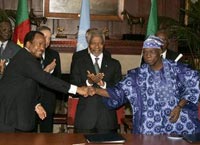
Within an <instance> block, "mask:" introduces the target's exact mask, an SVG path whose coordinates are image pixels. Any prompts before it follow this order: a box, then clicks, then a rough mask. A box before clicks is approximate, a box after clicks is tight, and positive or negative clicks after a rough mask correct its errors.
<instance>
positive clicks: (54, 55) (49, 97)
mask: <svg viewBox="0 0 200 145" xmlns="http://www.w3.org/2000/svg"><path fill="white" fill-rule="evenodd" d="M53 59H56V67H55V69H54V71H53V73H52V74H51V75H53V76H55V77H57V78H61V65H60V56H59V53H58V52H57V51H55V50H53V49H50V48H47V49H46V50H45V59H44V67H46V66H47V65H48V64H50V63H51V62H52V61H53ZM41 87H42V90H41V99H40V101H41V103H42V106H43V107H44V108H45V110H46V111H47V113H48V114H49V113H51V114H53V113H54V111H55V105H56V94H59V93H58V92H56V91H55V90H52V89H50V88H47V87H45V86H41Z"/></svg>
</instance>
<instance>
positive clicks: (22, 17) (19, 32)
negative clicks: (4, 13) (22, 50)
mask: <svg viewBox="0 0 200 145" xmlns="http://www.w3.org/2000/svg"><path fill="white" fill-rule="evenodd" d="M30 30H31V25H30V20H29V15H28V5H27V0H18V7H17V16H16V23H15V30H14V35H13V40H14V42H16V43H17V44H18V45H20V46H21V47H23V42H24V37H25V35H26V33H27V32H29V31H30Z"/></svg>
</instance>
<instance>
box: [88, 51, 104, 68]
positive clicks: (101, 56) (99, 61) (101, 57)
mask: <svg viewBox="0 0 200 145" xmlns="http://www.w3.org/2000/svg"><path fill="white" fill-rule="evenodd" d="M90 57H91V59H92V62H93V63H95V58H97V57H96V56H94V55H93V54H92V53H90ZM98 58H99V60H98V64H99V66H101V63H102V59H103V53H101V54H100V55H99V56H98Z"/></svg>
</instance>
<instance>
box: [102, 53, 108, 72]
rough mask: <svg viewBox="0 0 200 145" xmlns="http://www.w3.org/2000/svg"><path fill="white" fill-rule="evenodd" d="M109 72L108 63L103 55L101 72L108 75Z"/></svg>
mask: <svg viewBox="0 0 200 145" xmlns="http://www.w3.org/2000/svg"><path fill="white" fill-rule="evenodd" d="M107 70H108V61H107V58H106V56H105V55H103V59H102V63H101V69H100V72H102V73H106V72H107Z"/></svg>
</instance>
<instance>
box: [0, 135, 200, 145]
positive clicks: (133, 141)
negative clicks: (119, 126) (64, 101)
mask: <svg viewBox="0 0 200 145" xmlns="http://www.w3.org/2000/svg"><path fill="white" fill-rule="evenodd" d="M123 136H124V137H125V138H126V143H125V144H124V145H191V144H190V143H187V142H186V141H185V140H182V139H180V140H171V139H168V138H167V136H162V135H157V136H146V135H135V134H124V135H123ZM78 143H86V140H85V138H84V136H83V134H66V133H60V134H51V133H46V134H45V133H38V134H36V133H33V134H32V133H11V134H10V133H0V145H73V144H78ZM86 145H87V143H86ZM89 145H92V144H89ZM101 145H102V144H101ZM192 145H200V143H196V144H192Z"/></svg>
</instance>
